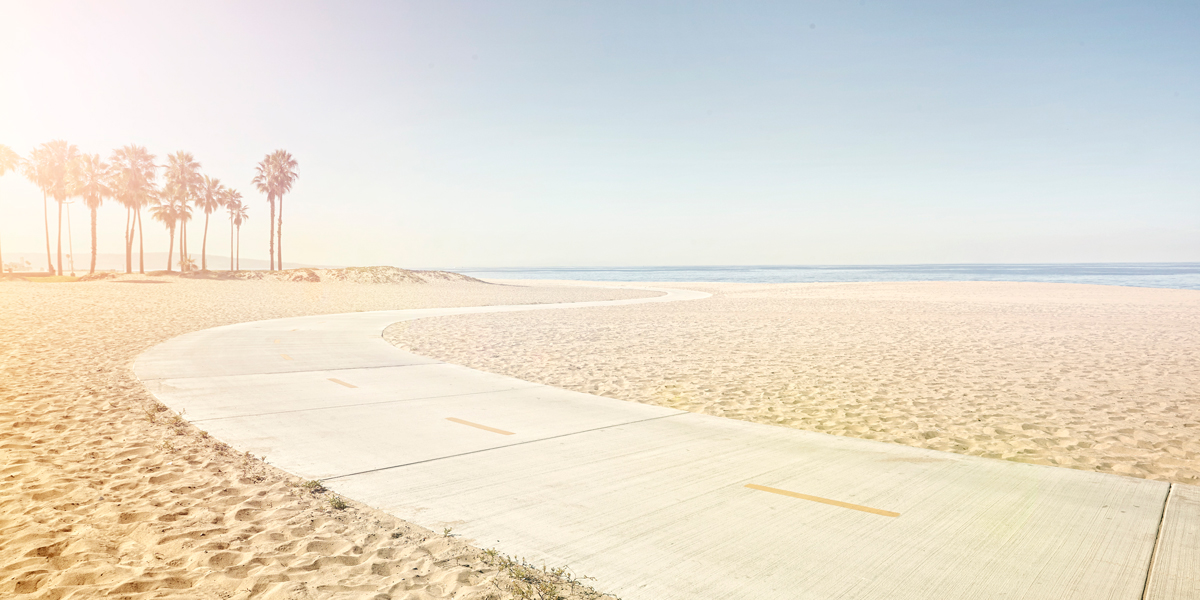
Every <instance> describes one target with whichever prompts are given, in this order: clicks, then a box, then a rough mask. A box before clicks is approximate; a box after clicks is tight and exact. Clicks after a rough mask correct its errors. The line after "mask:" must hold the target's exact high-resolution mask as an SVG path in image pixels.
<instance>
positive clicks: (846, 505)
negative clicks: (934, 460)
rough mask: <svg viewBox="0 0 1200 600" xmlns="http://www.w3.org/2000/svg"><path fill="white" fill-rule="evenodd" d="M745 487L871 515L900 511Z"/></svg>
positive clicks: (892, 513)
mask: <svg viewBox="0 0 1200 600" xmlns="http://www.w3.org/2000/svg"><path fill="white" fill-rule="evenodd" d="M746 487H748V488H750V489H752V490H759V491H761V492H771V493H772V494H779V495H781V496H791V497H792V498H799V499H801V500H810V501H812V502H820V503H821V504H828V505H830V506H840V507H842V508H849V509H850V510H861V511H862V512H867V513H871V514H873V515H883V516H885V517H898V516H900V513H898V512H892V511H890V510H880V509H878V508H871V507H869V506H859V505H857V504H850V503H849V502H840V501H838V500H830V499H829V498H819V497H817V496H809V495H808V494H798V493H796V492H789V491H787V490H781V489H779V488H773V487H767V486H765V485H756V484H753V483H747V484H746Z"/></svg>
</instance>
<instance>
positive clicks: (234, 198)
mask: <svg viewBox="0 0 1200 600" xmlns="http://www.w3.org/2000/svg"><path fill="white" fill-rule="evenodd" d="M230 191H231V192H233V194H232V195H231V196H230V198H229V200H228V202H227V203H226V205H225V206H226V207H227V208H229V222H230V224H231V225H233V226H234V227H237V249H236V250H234V253H233V255H234V256H236V257H237V263H236V264H235V266H234V270H235V271H240V270H242V223H245V222H246V219H248V218H249V217H248V216H247V215H246V210H247V206H246V205H245V204H243V203H242V194H241V193H240V192H238V191H236V190H230Z"/></svg>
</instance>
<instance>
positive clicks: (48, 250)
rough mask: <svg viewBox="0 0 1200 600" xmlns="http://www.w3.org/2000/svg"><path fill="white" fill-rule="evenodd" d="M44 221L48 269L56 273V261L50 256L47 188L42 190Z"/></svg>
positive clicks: (51, 272)
mask: <svg viewBox="0 0 1200 600" xmlns="http://www.w3.org/2000/svg"><path fill="white" fill-rule="evenodd" d="M42 221H44V222H45V223H46V270H47V271H49V272H50V274H51V275H53V274H54V261H53V260H51V259H52V258H53V257H52V256H50V207H49V205H48V204H46V190H42Z"/></svg>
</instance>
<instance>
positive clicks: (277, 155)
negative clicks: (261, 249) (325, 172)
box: [0, 140, 297, 275]
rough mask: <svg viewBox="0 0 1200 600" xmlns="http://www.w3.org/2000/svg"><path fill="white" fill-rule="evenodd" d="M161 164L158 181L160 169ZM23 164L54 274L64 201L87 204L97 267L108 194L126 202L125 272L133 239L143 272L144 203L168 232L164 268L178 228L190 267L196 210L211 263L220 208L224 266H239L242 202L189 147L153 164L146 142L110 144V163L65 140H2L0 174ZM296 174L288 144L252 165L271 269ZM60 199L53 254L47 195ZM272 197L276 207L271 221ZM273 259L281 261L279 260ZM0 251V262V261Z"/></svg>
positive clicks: (185, 267) (182, 255)
mask: <svg viewBox="0 0 1200 600" xmlns="http://www.w3.org/2000/svg"><path fill="white" fill-rule="evenodd" d="M160 168H163V169H164V171H163V173H162V175H163V178H162V185H161V186H160V185H159V183H158V175H159V173H158V171H159V169H160ZM17 170H20V171H21V173H22V174H24V175H25V177H26V179H28V180H29V181H30V182H32V183H33V184H34V185H36V186H37V187H38V188H39V189H40V190H41V191H42V214H43V218H44V221H45V229H46V264H47V265H48V267H49V270H50V272H51V273H55V272H56V270H55V265H58V268H57V274H58V275H62V274H63V260H62V213H63V204H66V203H67V201H68V200H69V199H71V198H80V199H81V200H83V203H84V204H85V205H86V206H87V207H88V209H89V210H90V211H91V222H92V227H91V230H92V262H91V267H90V268H89V271H88V272H89V273H94V272H95V271H96V215H97V211H98V210H99V208H100V206H101V205H102V204H103V202H104V200H105V199H113V200H116V201H117V202H118V203H120V204H121V205H122V206H124V207H125V272H126V273H132V272H133V244H134V240H135V239H136V240H137V244H138V272H139V273H145V272H146V265H145V261H144V259H143V256H144V253H143V243H142V209H143V208H146V209H147V210H148V211H149V213H150V215H151V217H152V218H153V219H155V220H157V221H159V222H161V223H162V224H163V225H164V226H165V227H166V228H167V231H168V232H169V234H170V245H169V246H168V251H167V270H168V271H170V270H171V265H172V258H173V257H174V252H175V245H176V244H175V233H176V231H177V230H178V232H179V263H178V264H179V268H180V270H181V271H189V270H193V269H194V268H195V261H193V260H192V258H191V255H190V254H189V253H188V235H187V223H188V221H190V220H191V219H192V215H193V210H194V209H199V210H200V211H202V212H203V213H204V233H203V234H202V235H201V242H200V268H201V269H202V270H208V226H209V218H210V217H211V215H212V213H214V212H216V211H218V210H220V209H222V208H224V209H225V210H226V211H227V212H228V214H229V234H230V235H229V246H230V251H229V269H230V270H231V271H234V270H240V269H241V264H240V263H241V229H242V223H243V222H245V221H246V219H247V218H248V217H247V207H246V205H245V204H244V203H243V202H242V194H241V193H240V192H238V191H237V190H235V189H232V188H229V187H226V186H225V185H224V184H222V183H221V181H220V180H219V179H217V178H215V177H210V176H208V175H204V174H202V173H201V172H200V163H199V162H196V159H195V157H194V156H192V154H191V153H189V152H183V151H180V152H176V153H174V154H171V155H168V156H167V163H166V164H165V165H158V164H156V163H155V156H154V155H153V154H150V152H148V151H147V150H146V148H144V147H142V146H137V145H132V144H131V145H128V146H124V147H122V148H118V149H117V150H114V151H113V153H112V155H111V156H110V157H109V160H108V162H105V161H103V160H102V159H101V158H100V155H99V154H82V153H80V152H79V150H78V149H77V148H76V147H75V146H74V145H72V144H68V143H67V142H65V141H62V140H54V141H51V142H46V143H44V144H42V145H40V146H38V147H37V148H34V149H33V151H31V152H30V153H29V155H28V156H27V157H25V158H21V156H20V155H18V154H17V153H16V152H14V151H13V150H12V149H11V148H9V147H7V146H4V145H2V144H0V176H3V175H5V174H6V173H8V172H10V171H14V172H15V171H17ZM296 178H297V174H296V160H295V159H294V158H292V155H291V154H290V153H288V152H287V151H286V150H276V151H275V152H272V153H271V154H268V155H267V156H266V158H264V159H263V160H262V162H260V163H259V164H258V166H257V169H256V174H255V177H254V179H253V181H252V183H253V184H254V186H255V187H256V188H257V189H258V190H259V191H260V192H262V193H263V194H266V195H267V202H268V203H269V204H270V206H271V252H270V253H271V270H272V271H274V270H276V268H277V266H278V268H280V269H282V268H283V197H284V194H286V193H288V192H290V191H291V189H292V185H293V184H294V183H295V181H296ZM51 198H53V199H54V201H55V203H56V204H57V205H58V216H57V220H58V238H57V240H58V241H57V243H58V256H57V258H58V260H57V261H52V260H51V259H52V256H51V252H50V209H49V199H51ZM276 203H278V205H279V206H278V208H279V214H278V220H276ZM277 258H278V261H276V259H277ZM3 264H4V261H3V255H2V254H0V265H3Z"/></svg>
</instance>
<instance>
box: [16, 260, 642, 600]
mask: <svg viewBox="0 0 1200 600" xmlns="http://www.w3.org/2000/svg"><path fill="white" fill-rule="evenodd" d="M125 279H126V280H125V281H124V282H113V281H96V282H87V283H70V284H34V283H24V282H4V283H0V482H2V483H0V597H4V598H9V597H15V598H26V597H27V598H52V599H58V598H93V597H100V596H104V597H109V596H111V597H117V598H164V597H178V598H216V599H231V598H249V597H255V598H391V597H395V598H485V597H489V596H493V595H495V596H497V597H499V596H501V595H503V594H502V591H503V589H506V588H505V586H508V585H511V584H512V581H511V578H508V579H506V577H507V576H506V575H504V574H502V573H501V570H500V569H499V568H498V567H497V566H496V564H495V562H496V561H495V560H488V559H487V557H486V556H485V555H481V554H480V552H479V549H477V548H472V547H470V546H468V545H466V544H464V543H462V542H461V541H459V540H457V538H454V537H446V536H445V535H443V532H436V533H435V532H430V531H427V530H423V529H421V528H419V527H416V526H413V525H410V524H408V523H404V522H402V521H399V520H397V519H394V518H391V517H389V516H387V515H384V514H382V513H379V512H377V511H374V510H370V509H367V508H365V507H361V506H356V505H354V503H353V502H351V503H350V504H351V506H350V507H349V508H347V509H344V510H338V509H335V508H334V507H333V506H331V503H330V500H331V498H330V496H329V494H328V493H327V492H318V493H314V492H313V491H312V490H310V489H307V488H305V487H304V486H303V482H301V481H298V480H296V479H295V478H292V477H289V476H288V475H286V474H285V473H282V472H280V471H278V470H276V469H274V468H272V467H270V466H269V465H267V464H265V463H263V462H261V461H260V460H257V459H255V458H253V457H249V456H245V455H241V454H238V453H236V452H234V451H233V450H232V449H230V448H228V447H226V446H225V445H224V444H221V443H219V442H217V441H215V440H213V439H212V438H211V437H208V436H207V435H206V434H203V433H202V432H200V431H199V430H197V429H196V428H195V427H193V426H191V425H190V424H188V423H186V422H184V421H183V420H182V419H179V418H178V417H177V416H176V415H174V414H173V413H171V412H169V411H167V410H165V407H162V406H161V405H159V404H158V403H157V402H155V401H154V400H153V398H152V397H151V396H150V394H149V393H148V392H146V390H145V389H144V387H143V386H142V384H141V383H140V382H139V381H138V380H137V379H136V378H135V377H134V376H133V374H132V373H131V371H130V368H129V367H130V363H131V362H132V360H133V358H134V357H136V356H137V355H138V354H139V353H141V352H142V351H143V350H145V349H146V348H148V347H149V346H151V345H153V344H156V343H158V342H161V341H164V340H166V339H169V338H171V337H173V336H175V335H179V334H182V333H185V332H188V331H194V330H198V329H204V328H208V327H214V326H217V325H222V324H228V323H235V322H244V321H250V320H257V319H266V318H274V317H283V316H293V315H304V314H321V313H336V312H352V311H356V310H381V309H392V308H414V307H428V306H472V305H480V304H507V303H526V302H563V301H577V300H588V299H607V298H622V297H632V296H643V295H647V294H644V293H640V292H627V291H615V290H614V291H598V290H587V289H579V288H574V289H563V288H540V289H530V288H518V287H509V286H494V285H484V284H473V283H431V284H407V285H366V284H350V283H320V284H312V283H281V282H269V281H252V282H244V281H228V282H218V281H181V280H179V279H178V278H170V277H144V276H143V277H133V278H125ZM129 279H133V280H135V281H146V280H150V281H163V282H166V283H163V284H159V285H148V284H139V283H134V282H130V281H129ZM585 592H586V590H583V591H580V593H585Z"/></svg>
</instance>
